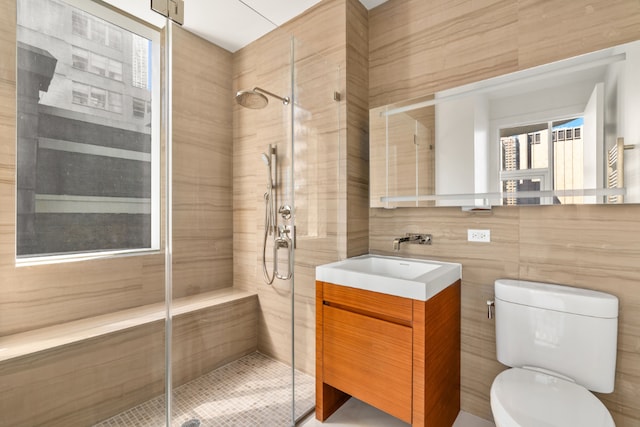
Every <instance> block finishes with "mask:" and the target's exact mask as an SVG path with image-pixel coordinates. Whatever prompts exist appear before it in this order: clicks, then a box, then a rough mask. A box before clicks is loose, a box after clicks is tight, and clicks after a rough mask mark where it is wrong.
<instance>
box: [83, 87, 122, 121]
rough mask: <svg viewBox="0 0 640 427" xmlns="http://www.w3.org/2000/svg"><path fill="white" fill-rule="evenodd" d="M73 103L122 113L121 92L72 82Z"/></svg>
mask: <svg viewBox="0 0 640 427" xmlns="http://www.w3.org/2000/svg"><path fill="white" fill-rule="evenodd" d="M72 96H73V101H72V102H73V103H74V104H78V105H86V106H88V107H93V108H99V109H101V110H105V111H112V112H114V113H122V94H121V93H117V92H112V91H108V90H106V89H103V88H99V87H95V86H90V85H86V84H84V83H78V82H73V89H72Z"/></svg>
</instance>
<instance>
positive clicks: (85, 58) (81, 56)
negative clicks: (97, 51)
mask: <svg viewBox="0 0 640 427" xmlns="http://www.w3.org/2000/svg"><path fill="white" fill-rule="evenodd" d="M71 55H72V57H71V60H72V62H73V68H77V69H79V70H83V71H87V70H88V69H89V52H88V51H86V50H84V49H80V48H78V47H76V46H74V47H73V50H72V54H71Z"/></svg>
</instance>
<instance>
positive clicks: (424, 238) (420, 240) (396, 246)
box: [393, 233, 431, 252]
mask: <svg viewBox="0 0 640 427" xmlns="http://www.w3.org/2000/svg"><path fill="white" fill-rule="evenodd" d="M400 243H412V244H414V245H430V244H431V234H413V233H407V234H406V235H405V237H398V238H397V239H393V250H394V251H395V252H398V251H399V250H400Z"/></svg>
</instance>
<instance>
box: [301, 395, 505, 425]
mask: <svg viewBox="0 0 640 427" xmlns="http://www.w3.org/2000/svg"><path fill="white" fill-rule="evenodd" d="M365 426H366V427H409V424H407V423H404V422H402V421H400V420H399V419H397V418H394V417H392V416H391V415H388V414H386V413H384V412H382V411H379V410H377V409H376V408H373V407H371V406H369V405H367V404H366V403H363V402H361V401H359V400H357V399H354V398H351V399H349V400H348V401H347V403H345V404H344V405H342V407H341V408H340V409H338V410H337V411H336V413H335V414H333V415H332V416H330V417H329V418H328V419H327V420H326V421H325V422H324V423H321V422H320V421H318V420H316V419H315V418H314V417H313V416H311V417H310V418H309V419H308V420H307V421H305V422H303V423H302V425H301V427H365ZM452 427H495V425H494V424H493V423H492V422H490V421H487V420H484V419H482V418H479V417H476V416H475V415H471V414H469V413H466V412H460V414H459V415H458V418H457V419H456V422H455V424H454V425H453V426H452Z"/></svg>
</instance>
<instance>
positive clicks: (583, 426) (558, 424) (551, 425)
mask: <svg viewBox="0 0 640 427" xmlns="http://www.w3.org/2000/svg"><path fill="white" fill-rule="evenodd" d="M491 411H492V412H493V418H494V421H495V424H496V427H520V426H521V427H574V426H576V427H577V426H580V427H615V424H614V422H613V418H612V417H611V414H610V413H609V411H608V410H607V408H606V407H605V406H604V405H603V404H602V402H601V401H600V400H598V398H597V397H595V396H594V395H593V394H592V393H591V392H590V391H589V390H587V389H586V388H584V387H582V386H580V385H578V384H576V383H574V382H571V381H567V380H564V379H561V378H558V377H554V376H552V375H549V374H546V373H542V372H536V371H532V370H529V369H522V368H511V369H507V370H506V371H503V372H502V373H500V374H499V375H498V376H497V377H496V378H495V380H494V381H493V384H492V385H491Z"/></svg>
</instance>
